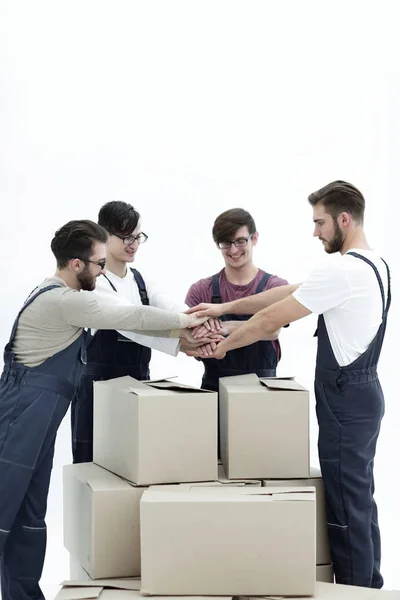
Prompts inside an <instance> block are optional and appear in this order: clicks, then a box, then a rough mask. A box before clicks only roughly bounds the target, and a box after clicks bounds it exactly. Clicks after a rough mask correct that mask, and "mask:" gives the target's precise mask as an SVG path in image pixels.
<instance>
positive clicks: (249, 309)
mask: <svg viewBox="0 0 400 600" xmlns="http://www.w3.org/2000/svg"><path fill="white" fill-rule="evenodd" d="M299 285H300V284H298V283H296V284H293V285H281V286H278V287H274V288H272V289H270V290H266V291H265V292H260V293H259V294H254V296H248V297H247V298H240V299H239V300H233V301H232V302H226V303H224V304H221V305H220V306H221V309H222V313H221V314H223V315H228V314H233V315H235V314H236V315H238V314H241V315H254V314H255V313H257V312H259V311H260V310H263V309H264V308H267V307H268V306H271V305H272V304H275V303H276V302H279V301H280V300H284V299H285V298H287V297H288V296H290V295H291V294H293V292H294V291H296V290H297V288H298V287H299Z"/></svg>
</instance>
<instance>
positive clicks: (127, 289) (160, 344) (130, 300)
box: [90, 268, 188, 356]
mask: <svg viewBox="0 0 400 600" xmlns="http://www.w3.org/2000/svg"><path fill="white" fill-rule="evenodd" d="M106 275H107V277H108V279H109V280H110V281H111V282H112V284H113V285H114V287H115V288H116V290H117V292H115V291H114V290H113V289H112V287H111V285H110V284H109V282H108V281H107V279H106V278H105V277H103V276H102V275H100V277H98V278H97V283H96V289H95V290H94V291H93V292H90V294H96V296H97V298H98V300H99V301H105V302H107V303H108V302H115V303H118V304H134V305H135V306H141V305H142V301H141V298H140V294H139V288H138V286H137V284H136V281H135V279H134V277H133V273H132V271H131V270H130V269H129V268H128V269H127V272H126V274H125V276H124V277H118V276H117V275H115V274H114V273H111V272H110V271H106ZM142 277H143V275H142ZM143 279H144V277H143ZM144 281H145V285H146V290H147V295H148V298H149V305H150V306H155V307H156V308H163V309H164V310H169V311H173V312H175V311H176V312H184V311H185V310H187V308H188V307H187V306H186V304H184V303H183V302H180V303H178V302H176V301H174V300H172V299H171V297H170V296H168V294H166V293H165V292H164V291H163V290H161V289H160V287H159V286H158V285H157V284H156V283H155V282H152V281H147V280H144ZM92 333H93V334H94V333H95V330H93V329H92ZM119 333H121V334H122V335H123V336H125V337H127V338H128V339H130V340H132V341H133V342H136V343H137V344H141V345H142V346H146V347H147V348H152V349H153V350H159V351H160V352H165V353H166V354H171V355H172V356H176V355H177V354H178V352H179V339H177V338H159V337H151V336H147V335H140V334H136V333H132V332H131V331H120V332H119Z"/></svg>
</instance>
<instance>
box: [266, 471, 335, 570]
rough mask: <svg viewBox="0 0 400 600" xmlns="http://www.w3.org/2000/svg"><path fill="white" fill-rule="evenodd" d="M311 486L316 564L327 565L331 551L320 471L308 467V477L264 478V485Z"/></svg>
mask: <svg viewBox="0 0 400 600" xmlns="http://www.w3.org/2000/svg"><path fill="white" fill-rule="evenodd" d="M308 485H310V486H312V487H314V488H315V490H316V498H317V565H327V564H330V562H331V551H330V547H329V541H328V527H327V524H326V516H325V497H324V483H323V481H322V476H321V471H320V470H319V469H317V468H315V467H311V468H310V478H309V479H264V480H263V486H264V487H276V486H284V487H305V486H308Z"/></svg>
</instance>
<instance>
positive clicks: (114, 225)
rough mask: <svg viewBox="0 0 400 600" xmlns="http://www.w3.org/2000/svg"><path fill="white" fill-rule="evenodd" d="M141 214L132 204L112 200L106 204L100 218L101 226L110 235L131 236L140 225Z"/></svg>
mask: <svg viewBox="0 0 400 600" xmlns="http://www.w3.org/2000/svg"><path fill="white" fill-rule="evenodd" d="M139 220H140V214H139V213H138V211H137V210H135V209H134V208H133V206H132V205H131V204H127V203H126V202H122V201H121V200H112V201H111V202H107V203H106V204H104V205H103V206H102V207H101V209H100V211H99V217H98V223H99V225H102V227H104V229H107V231H108V232H109V233H118V234H120V235H124V236H128V235H131V233H132V231H134V230H135V229H136V227H137V225H138V223H139Z"/></svg>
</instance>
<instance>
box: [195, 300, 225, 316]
mask: <svg viewBox="0 0 400 600" xmlns="http://www.w3.org/2000/svg"><path fill="white" fill-rule="evenodd" d="M222 306H223V304H207V303H205V302H202V303H201V304H198V305H197V306H193V307H192V308H189V310H187V311H186V314H188V315H189V314H191V313H197V316H198V317H207V319H209V318H210V317H221V316H222V315H223V312H222Z"/></svg>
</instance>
